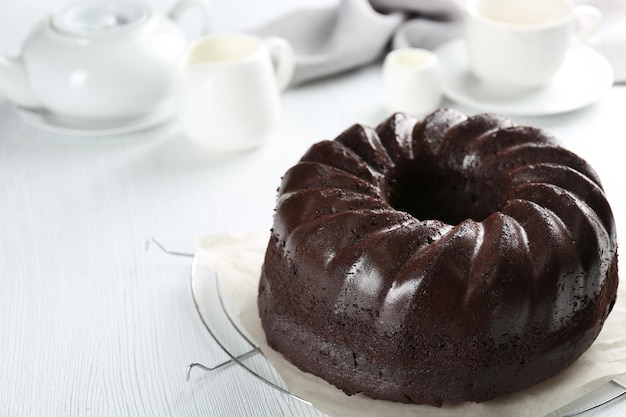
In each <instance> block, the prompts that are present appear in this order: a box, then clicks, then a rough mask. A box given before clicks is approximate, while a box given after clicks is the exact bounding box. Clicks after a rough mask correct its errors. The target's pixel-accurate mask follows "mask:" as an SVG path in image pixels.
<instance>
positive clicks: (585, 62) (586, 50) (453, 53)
mask: <svg viewBox="0 0 626 417" xmlns="http://www.w3.org/2000/svg"><path fill="white" fill-rule="evenodd" d="M435 53H436V54H437V56H438V57H439V63H440V67H441V78H442V86H443V93H444V95H446V96H447V97H448V98H450V99H451V100H453V101H456V102H457V103H459V104H462V105H465V106H468V107H472V108H475V109H477V110H480V111H486V112H496V113H504V114H508V115H517V116H537V115H548V114H556V113H564V112H568V111H572V110H576V109H579V108H582V107H585V106H587V105H589V104H591V103H593V102H595V101H597V100H598V99H600V98H601V97H602V96H603V95H604V94H605V93H606V92H607V90H609V89H610V88H611V86H612V85H613V69H612V68H611V65H610V64H609V62H608V61H607V60H606V59H605V58H604V57H603V56H602V55H600V54H599V53H598V52H596V51H595V50H593V49H591V48H590V47H588V46H586V45H580V46H576V47H574V48H572V49H571V51H570V52H569V53H568V55H567V57H566V58H565V62H564V64H563V67H562V68H561V70H560V71H559V72H558V73H557V75H556V76H555V77H554V79H553V80H552V83H550V84H549V85H548V86H546V87H544V88H542V89H537V90H531V91H525V92H518V93H511V92H510V91H502V90H496V89H494V88H493V87H491V88H489V87H488V86H486V85H485V84H483V83H482V82H481V81H480V80H478V79H477V78H476V77H475V76H474V75H473V74H471V72H470V70H469V67H468V61H467V52H466V48H465V40H463V39H456V40H453V41H450V42H448V43H445V44H443V45H442V46H440V47H439V48H437V49H436V50H435Z"/></svg>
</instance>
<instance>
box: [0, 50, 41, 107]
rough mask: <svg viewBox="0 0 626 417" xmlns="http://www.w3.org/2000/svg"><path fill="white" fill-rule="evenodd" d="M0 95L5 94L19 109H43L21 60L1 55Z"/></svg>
mask: <svg viewBox="0 0 626 417" xmlns="http://www.w3.org/2000/svg"><path fill="white" fill-rule="evenodd" d="M0 93H3V94H5V95H6V96H7V97H8V98H9V100H10V101H12V102H13V104H15V105H16V106H18V107H26V108H36V107H41V103H40V102H39V100H38V99H37V98H36V97H35V93H34V91H33V88H32V86H31V84H30V80H29V79H28V74H27V72H26V67H25V66H24V63H23V62H22V60H21V59H20V58H10V57H5V56H3V55H0Z"/></svg>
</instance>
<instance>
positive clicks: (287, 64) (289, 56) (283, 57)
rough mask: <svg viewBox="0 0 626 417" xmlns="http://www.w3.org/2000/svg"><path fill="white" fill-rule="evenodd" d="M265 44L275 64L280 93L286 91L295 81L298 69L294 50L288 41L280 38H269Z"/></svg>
mask: <svg viewBox="0 0 626 417" xmlns="http://www.w3.org/2000/svg"><path fill="white" fill-rule="evenodd" d="M265 43H266V44H267V47H268V48H269V50H270V54H271V55H272V58H273V60H274V63H275V68H274V72H275V74H276V85H277V86H278V90H279V91H284V90H285V89H286V88H287V86H289V83H290V82H291V80H292V79H293V73H294V71H295V68H296V61H295V58H294V53H293V48H292V47H291V45H290V44H289V42H287V41H286V40H284V39H282V38H278V37H269V38H266V39H265Z"/></svg>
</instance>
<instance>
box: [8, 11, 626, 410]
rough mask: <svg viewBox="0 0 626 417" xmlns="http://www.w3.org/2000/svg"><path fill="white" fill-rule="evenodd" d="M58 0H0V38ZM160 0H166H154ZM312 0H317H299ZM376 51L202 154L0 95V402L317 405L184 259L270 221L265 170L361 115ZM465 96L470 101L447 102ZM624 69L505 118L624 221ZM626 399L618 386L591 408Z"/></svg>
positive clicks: (252, 18)
mask: <svg viewBox="0 0 626 417" xmlns="http://www.w3.org/2000/svg"><path fill="white" fill-rule="evenodd" d="M62 3H63V1H62V0H21V1H20V2H17V1H14V0H0V52H2V53H9V54H15V53H17V52H18V51H19V47H20V45H21V43H22V41H23V39H24V37H25V36H26V34H27V32H28V30H29V29H30V28H31V27H32V26H33V25H34V24H35V22H37V21H38V20H39V19H40V18H41V17H43V16H44V15H45V14H46V13H47V11H48V10H49V9H50V8H52V7H55V6H58V5H59V4H62ZM154 3H155V6H156V7H157V9H159V10H161V11H165V10H167V9H168V8H169V7H170V6H171V4H172V1H170V0H162V1H158V2H157V1H156V0H154ZM313 3H316V2H313ZM295 6H296V5H295V4H293V2H290V1H288V0H272V1H271V2H270V1H266V2H258V1H255V0H237V1H236V2H235V1H227V0H215V1H214V4H213V10H214V29H215V30H216V31H224V30H242V29H245V28H247V27H250V26H252V25H254V24H257V23H261V22H263V21H264V20H265V19H267V18H269V17H271V16H274V15H276V14H278V13H282V12H284V11H286V10H289V9H290V8H292V7H295ZM380 87H381V86H380V65H374V66H371V67H368V68H364V69H361V70H358V71H354V72H351V73H348V74H345V75H341V76H338V77H335V78H332V79H327V80H324V81H320V82H317V83H314V84H310V85H307V86H304V87H300V88H297V89H292V90H289V91H287V92H286V93H285V94H284V97H283V106H284V117H283V120H282V122H281V125H280V126H279V128H278V129H277V131H276V137H275V140H274V141H273V142H272V143H270V144H268V145H267V146H265V147H264V148H262V149H260V150H258V151H255V152H252V153H248V154H244V155H240V156H236V157H230V158H221V159H220V158H214V157H212V156H211V155H208V154H206V153H203V152H200V151H199V150H198V149H196V148H194V147H193V146H192V145H190V144H189V143H188V142H187V141H186V140H185V138H184V137H182V135H181V134H180V133H179V130H178V128H177V126H176V124H175V123H174V122H170V123H167V124H165V125H162V126H159V127H157V128H154V129H151V130H147V131H143V132H140V133H136V134H130V135H124V136H117V137H98V138H94V137H91V138H87V137H72V136H64V135H60V134H53V133H48V132H45V131H43V130H38V129H36V128H34V127H31V126H30V125H27V124H25V123H24V122H23V121H22V120H21V119H20V118H19V117H18V115H17V114H16V112H15V111H14V110H13V108H12V106H11V105H10V103H9V102H8V101H7V100H6V99H5V98H3V97H2V96H0V288H1V290H0V415H2V416H29V417H34V416H65V415H68V416H154V415H175V416H198V415H204V416H279V415H282V416H307V417H308V416H320V415H321V414H320V413H319V412H317V411H315V410H314V409H312V408H311V407H308V406H305V405H302V404H299V403H297V402H294V401H293V400H289V399H287V398H286V397H284V396H283V395H281V394H279V393H276V392H275V391H272V389H270V388H268V387H266V386H264V385H263V384H260V383H259V382H258V381H255V380H253V379H251V378H249V377H248V375H247V374H246V373H244V372H243V371H242V370H240V369H237V368H230V369H225V370H222V371H220V372H218V373H213V374H210V375H208V374H202V373H200V372H198V373H194V374H193V375H192V378H191V381H189V382H186V381H185V369H186V367H187V365H188V364H189V363H191V362H196V361H199V362H202V363H205V364H207V365H212V364H217V363H219V362H221V361H223V360H224V359H226V356H225V355H224V354H223V353H222V352H221V351H220V350H219V348H218V347H217V346H216V345H215V344H214V343H213V341H212V340H211V339H210V337H209V336H208V335H207V334H206V332H205V331H204V329H203V328H202V326H201V323H200V322H199V320H198V317H197V315H196V311H195V309H194V307H193V304H192V300H191V295H190V291H189V268H190V262H189V260H188V259H185V258H177V257H173V256H167V255H165V254H163V253H162V252H160V251H159V250H157V249H156V247H155V246H154V245H152V246H151V247H150V248H149V250H146V241H147V239H148V238H150V237H152V236H154V237H157V238H158V239H159V240H160V241H162V242H163V243H165V244H166V245H167V246H168V247H170V248H171V249H175V250H179V251H186V252H193V250H194V242H195V239H197V238H198V237H200V236H202V235H205V234H215V233H238V232H250V231H265V230H268V229H269V228H270V225H271V219H272V212H273V208H274V198H275V190H276V188H277V186H278V183H279V179H280V176H281V175H282V174H283V172H284V171H285V170H286V169H287V168H288V167H289V166H291V165H292V164H293V163H294V162H295V161H296V160H297V159H298V157H299V156H300V155H301V154H302V153H303V152H304V151H305V150H306V149H307V148H308V147H309V146H310V145H311V144H312V143H314V142H316V141H318V140H320V139H326V138H332V137H334V136H336V135H337V134H338V133H340V132H341V131H342V130H343V129H344V128H347V127H348V126H349V125H350V124H352V123H354V122H363V123H367V124H376V123H378V122H379V121H381V120H382V119H383V118H384V117H385V115H386V114H385V111H384V109H383V108H382V105H381V92H380ZM444 104H446V105H448V106H452V107H456V108H458V109H460V110H461V111H465V112H467V113H475V112H476V111H475V110H473V109H469V108H463V107H460V106H455V105H454V104H453V103H449V102H446V103H444ZM624 109H626V87H624V86H620V87H614V88H613V89H612V90H611V91H610V93H609V95H608V96H607V97H606V98H605V99H604V100H602V101H601V102H599V103H597V104H595V105H592V106H590V107H588V108H585V109H582V110H579V111H575V112H572V113H569V114H564V115H557V116H551V117H538V118H514V120H515V121H516V122H519V123H524V124H532V125H536V126H540V127H544V128H546V129H549V130H550V131H552V132H553V133H554V134H556V135H557V136H558V137H559V138H560V139H561V140H562V142H563V143H564V144H565V145H566V146H568V147H569V148H570V149H571V150H573V151H574V152H576V153H578V154H580V155H581V156H583V157H584V158H586V159H587V160H588V161H589V162H590V163H591V164H592V165H593V166H594V167H595V168H596V169H597V171H598V172H599V174H600V176H601V178H602V179H603V181H604V184H605V189H606V192H607V194H608V197H609V199H610V201H611V203H612V206H613V209H614V212H615V215H616V217H617V221H618V234H619V235H620V236H626V198H625V197H624V194H623V193H622V192H621V191H622V188H623V187H621V185H622V184H621V178H623V177H624V163H623V155H622V153H621V152H620V150H621V149H622V148H623V142H624V141H625V140H626V134H625V133H624V128H623V126H624ZM588 415H594V416H607V417H608V416H613V417H615V416H626V401H621V402H618V403H615V404H613V405H611V406H610V407H607V408H605V409H602V410H599V411H595V412H592V413H589V414H588Z"/></svg>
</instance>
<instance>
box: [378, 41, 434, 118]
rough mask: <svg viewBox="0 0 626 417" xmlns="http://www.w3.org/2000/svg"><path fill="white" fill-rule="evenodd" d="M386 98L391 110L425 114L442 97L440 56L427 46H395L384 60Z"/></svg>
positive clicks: (386, 104) (388, 107)
mask: <svg viewBox="0 0 626 417" xmlns="http://www.w3.org/2000/svg"><path fill="white" fill-rule="evenodd" d="M383 99H384V103H385V106H386V107H387V109H388V110H389V111H392V112H397V111H399V112H405V113H409V114H412V115H414V116H423V115H425V114H428V113H430V112H431V111H433V110H435V109H436V108H437V107H438V106H439V103H440V101H441V78H440V74H439V63H438V59H437V56H436V55H435V54H434V53H432V52H430V51H427V50H425V49H418V48H405V49H396V50H395V51H392V52H390V53H389V54H387V56H386V57H385V62H384V64H383Z"/></svg>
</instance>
